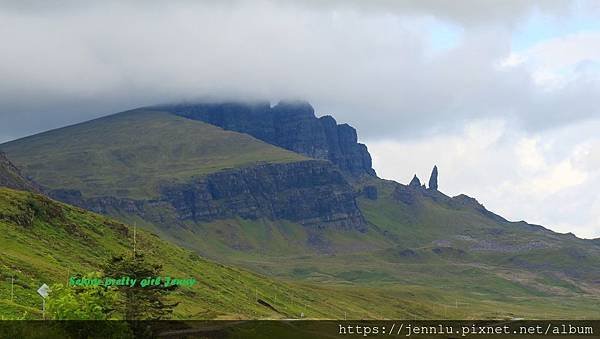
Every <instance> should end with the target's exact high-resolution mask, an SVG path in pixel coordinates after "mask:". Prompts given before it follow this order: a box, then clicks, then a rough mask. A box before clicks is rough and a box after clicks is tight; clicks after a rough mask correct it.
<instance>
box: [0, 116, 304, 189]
mask: <svg viewBox="0 0 600 339" xmlns="http://www.w3.org/2000/svg"><path fill="white" fill-rule="evenodd" d="M0 149H1V150H2V151H4V152H6V153H7V155H8V157H9V158H10V159H11V160H12V161H14V162H15V163H17V164H19V166H22V167H23V170H24V171H25V172H26V173H27V174H28V175H31V176H32V177H34V178H39V179H40V181H39V183H40V184H41V185H43V186H46V187H48V188H50V189H58V188H62V189H65V188H66V189H76V190H80V191H81V192H82V193H83V194H84V195H85V196H86V197H96V196H115V197H127V198H134V199H135V198H152V197H155V196H156V193H157V188H158V185H159V184H161V183H171V182H176V181H178V180H180V179H189V178H191V177H194V176H200V175H203V174H207V173H212V172H215V171H218V170H221V169H224V168H232V167H240V166H246V165H250V164H255V163H257V162H276V163H277V162H289V161H298V160H303V159H306V158H305V157H303V156H301V155H298V154H296V153H293V152H289V151H286V150H283V149H281V148H278V147H275V146H271V145H269V144H266V143H264V142H262V141H259V140H257V139H254V138H252V137H251V136H248V135H246V134H240V133H236V132H230V131H224V130H222V129H220V128H218V127H215V126H212V125H209V124H205V123H202V122H199V121H193V120H189V119H186V118H181V117H178V116H175V115H172V114H168V113H163V112H156V111H146V110H134V111H129V112H124V113H119V114H115V115H111V116H107V117H104V118H100V119H96V120H92V121H88V122H85V123H81V124H77V125H73V126H69V127H64V128H60V129H56V130H52V131H49V132H45V133H41V134H36V135H34V136H31V137H27V138H23V139H19V140H17V141H14V142H9V143H6V144H2V145H0Z"/></svg>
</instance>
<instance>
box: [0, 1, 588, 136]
mask: <svg viewBox="0 0 600 339" xmlns="http://www.w3.org/2000/svg"><path fill="white" fill-rule="evenodd" d="M323 3H324V2H323V1H266V0H259V1H251V2H250V1H203V2H195V1H175V2H169V3H168V4H165V3H164V2H159V1H150V2H145V3H144V6H141V5H140V4H139V3H138V2H117V1H107V2H103V3H101V4H100V3H92V4H90V3H85V2H77V1H62V2H61V6H52V5H38V3H37V2H36V3H35V5H34V4H33V3H31V2H8V3H6V2H3V4H2V5H1V6H4V9H3V10H2V11H0V21H1V22H2V23H3V29H2V30H0V38H1V41H3V44H4V46H3V47H4V50H6V51H8V52H7V53H2V54H1V55H0V74H2V77H1V78H0V89H1V92H0V100H2V102H3V105H2V107H1V108H0V116H2V117H3V118H4V117H6V116H8V115H15V114H18V115H19V116H20V118H19V119H18V121H17V122H16V125H14V126H10V128H11V129H12V130H13V133H11V134H17V133H14V131H15V130H16V131H17V132H18V131H21V132H20V133H28V132H32V131H33V130H41V129H44V128H47V127H57V126H60V125H61V124H63V123H66V122H74V121H78V120H84V119H86V118H90V117H93V116H97V115H100V114H105V113H109V112H111V110H115V109H117V110H118V109H127V108H131V107H135V106H138V105H145V104H151V103H155V102H163V101H169V100H181V99H193V98H198V97H206V96H213V97H236V98H237V97H247V98H268V99H272V100H278V99H280V98H287V97H294V98H298V97H300V98H304V99H308V100H310V101H311V102H314V103H315V105H316V106H317V109H318V110H319V111H320V112H322V113H333V114H335V115H336V116H337V117H338V118H339V119H340V120H343V121H348V122H350V123H353V124H354V125H357V126H359V127H360V131H361V135H362V136H365V137H370V138H372V137H374V136H377V137H394V138H397V137H398V136H399V135H401V136H405V137H412V136H413V135H414V134H419V133H433V132H436V131H439V130H443V129H447V128H458V127H460V126H461V124H462V123H464V122H465V121H467V120H469V119H473V118H494V117H497V116H506V115H508V116H511V117H513V118H514V119H516V120H522V121H524V123H525V124H526V126H527V128H531V129H536V128H544V127H548V126H549V127H552V126H555V125H557V124H562V123H566V122H567V123H568V122H570V120H576V119H586V118H589V116H591V115H593V114H594V113H596V108H595V107H593V106H594V105H591V104H589V103H588V102H589V100H581V98H580V95H579V93H582V92H580V90H581V88H580V86H578V85H573V86H572V87H573V88H565V89H563V90H561V91H560V92H555V93H552V94H546V93H545V92H543V91H542V89H541V88H538V86H536V80H535V79H534V78H533V77H532V74H533V71H532V70H531V69H530V68H529V67H528V66H526V65H513V66H512V67H503V68H502V67H500V68H499V67H498V64H499V63H501V62H502V60H505V59H506V58H507V57H508V56H509V55H511V39H512V36H511V32H512V30H511V27H512V26H514V25H515V24H516V23H518V22H519V20H520V19H521V18H522V17H524V16H526V15H527V14H528V13H530V12H531V11H534V10H538V11H540V10H541V11H545V12H547V13H550V14H552V13H558V12H559V11H561V13H562V11H564V12H568V9H569V8H570V6H568V5H567V2H565V1H508V0H503V1H493V2H486V3H485V5H483V2H481V1H475V0H465V1H458V2H452V3H450V2H447V1H377V0H376V1H349V2H347V1H332V2H326V3H325V4H323ZM490 15H491V16H490ZM509 23H510V24H509ZM456 25H458V26H456ZM432 27H434V31H433V32H434V33H433V35H432V31H431V29H432ZM456 27H461V28H460V29H457V28H456ZM444 28H447V30H446V31H451V32H453V33H452V34H453V35H454V37H453V38H452V39H455V40H456V41H455V43H453V44H449V45H448V46H446V45H444V41H443V39H444V38H447V37H448V36H447V35H444V34H441V33H439V32H443V31H444ZM435 32H438V33H437V34H438V35H435V34H436V33H435ZM439 34H441V35H439ZM438 47H441V49H439V48H438ZM589 82H590V83H591V85H588V86H587V87H586V88H588V89H587V90H586V92H585V95H596V94H597V92H598V86H597V81H596V80H595V79H593V80H590V81H589ZM573 101H576V102H578V105H572V102H573ZM565 107H569V108H570V110H569V115H565V114H564V111H563V109H564V108H565ZM40 112H43V113H45V114H41V113H40ZM548 115H550V116H551V118H550V119H548V118H547V117H546V116H548ZM373 116H377V117H378V120H380V121H381V120H385V121H386V123H385V124H380V123H379V122H377V121H374V119H372V118H371V117H373ZM32 126H33V127H32ZM7 128H8V127H7Z"/></svg>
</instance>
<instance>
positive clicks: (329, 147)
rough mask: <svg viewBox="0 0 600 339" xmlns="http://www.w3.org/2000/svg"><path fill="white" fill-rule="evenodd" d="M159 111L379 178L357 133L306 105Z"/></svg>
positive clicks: (221, 105) (234, 104)
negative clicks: (318, 114) (245, 135)
mask: <svg viewBox="0 0 600 339" xmlns="http://www.w3.org/2000/svg"><path fill="white" fill-rule="evenodd" d="M155 109H160V110H163V111H167V112H172V113H174V114H177V115H179V116H183V117H186V118H189V119H193V120H200V121H204V122H206V123H209V124H212V125H215V126H219V127H221V128H224V129H226V130H231V131H236V132H241V133H247V134H250V135H252V136H254V137H256V138H258V139H260V140H263V141H265V142H267V143H270V144H273V145H276V146H279V147H282V148H284V149H287V150H291V151H294V152H297V153H300V154H303V155H306V156H309V157H312V158H316V159H326V160H329V161H331V162H332V163H333V164H335V165H336V166H338V167H339V168H340V169H341V170H342V171H343V172H345V173H347V174H349V175H351V176H361V175H369V176H376V173H375V170H374V169H373V168H372V161H371V155H370V154H369V151H368V150H367V147H366V146H365V145H364V144H361V143H358V137H357V133H356V129H354V128H353V127H352V126H350V125H348V124H339V125H338V124H337V122H336V120H335V119H334V118H333V117H332V116H330V115H325V116H322V117H319V118H317V117H316V116H315V110H314V108H313V107H312V105H310V104H309V103H308V102H306V101H301V100H295V101H280V102H279V103H278V104H277V105H275V106H271V104H270V103H269V102H267V101H258V102H253V103H249V102H235V101H231V102H212V103H195V104H175V105H160V106H156V107H155Z"/></svg>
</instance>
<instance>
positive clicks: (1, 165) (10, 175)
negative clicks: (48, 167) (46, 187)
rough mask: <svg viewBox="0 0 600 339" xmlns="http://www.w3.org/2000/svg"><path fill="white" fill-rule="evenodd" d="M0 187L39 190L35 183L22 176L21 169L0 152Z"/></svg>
mask: <svg viewBox="0 0 600 339" xmlns="http://www.w3.org/2000/svg"><path fill="white" fill-rule="evenodd" d="M0 187H9V188H13V189H20V190H27V191H39V189H40V188H39V186H38V185H37V184H36V183H34V182H33V181H31V180H29V179H27V178H25V177H23V174H22V173H21V170H20V169H19V168H17V166H15V165H14V164H13V163H12V162H11V161H10V160H8V158H7V157H6V154H4V153H2V152H0Z"/></svg>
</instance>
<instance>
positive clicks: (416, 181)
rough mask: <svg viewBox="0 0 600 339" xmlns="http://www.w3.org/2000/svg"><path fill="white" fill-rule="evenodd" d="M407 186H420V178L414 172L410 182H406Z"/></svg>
mask: <svg viewBox="0 0 600 339" xmlns="http://www.w3.org/2000/svg"><path fill="white" fill-rule="evenodd" d="M408 186H410V187H421V180H419V177H417V175H416V174H415V176H414V177H413V178H412V180H411V181H410V183H409V184H408Z"/></svg>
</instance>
